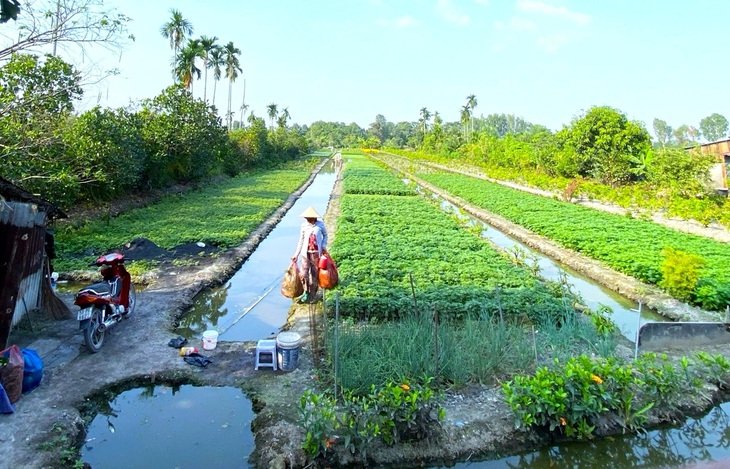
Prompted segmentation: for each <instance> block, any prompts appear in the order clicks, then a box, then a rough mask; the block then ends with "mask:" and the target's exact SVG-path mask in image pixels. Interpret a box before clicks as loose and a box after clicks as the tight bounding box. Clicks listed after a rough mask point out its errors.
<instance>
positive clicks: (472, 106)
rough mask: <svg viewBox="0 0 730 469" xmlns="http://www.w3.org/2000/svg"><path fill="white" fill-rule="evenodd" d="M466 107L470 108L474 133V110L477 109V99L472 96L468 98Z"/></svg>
mask: <svg viewBox="0 0 730 469" xmlns="http://www.w3.org/2000/svg"><path fill="white" fill-rule="evenodd" d="M466 105H467V106H469V111H470V112H469V117H470V118H471V131H472V133H474V109H475V108H476V107H477V97H476V96H475V95H473V94H470V95H469V96H467V97H466Z"/></svg>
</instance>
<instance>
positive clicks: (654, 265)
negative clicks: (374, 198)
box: [418, 172, 730, 307]
mask: <svg viewBox="0 0 730 469" xmlns="http://www.w3.org/2000/svg"><path fill="white" fill-rule="evenodd" d="M418 177H420V178H422V179H423V180H425V181H427V182H429V183H431V184H433V185H435V186H438V187H440V188H442V189H444V190H446V191H448V192H450V193H452V194H454V195H456V196H459V197H461V198H463V199H464V200H466V201H467V202H469V203H471V204H474V205H476V206H478V207H481V208H483V209H485V210H488V211H490V212H492V213H495V214H498V215H500V216H502V217H504V218H506V219H508V220H510V221H511V222H513V223H516V224H518V225H521V226H524V227H525V228H527V229H529V230H531V231H533V232H535V233H538V234H540V235H542V236H545V237H547V238H550V239H552V240H554V241H557V242H558V243H560V244H561V245H563V246H565V247H567V248H569V249H572V250H575V251H577V252H580V253H581V254H584V255H586V256H588V257H591V258H593V259H597V260H599V261H602V262H604V263H606V264H607V265H609V266H610V267H612V268H614V269H616V270H617V271H619V272H623V273H625V274H627V275H630V276H633V277H635V278H637V279H639V280H642V281H644V282H647V283H651V284H657V283H659V282H660V281H661V280H662V271H661V266H662V262H663V261H664V258H665V256H664V255H663V253H662V251H663V249H664V248H665V247H671V248H674V249H675V250H679V251H682V252H686V253H689V254H694V255H696V256H699V257H700V258H701V259H703V260H704V266H703V267H702V268H701V270H700V282H699V284H698V285H699V287H700V288H704V292H705V293H704V294H705V295H707V296H708V297H713V290H721V289H723V288H727V287H726V286H727V285H730V263H728V262H727V260H728V259H730V245H727V244H724V243H720V242H717V241H713V240H710V239H707V238H703V237H700V236H695V235H691V234H685V233H680V232H677V231H675V230H672V229H670V228H666V227H663V226H661V225H657V224H655V223H652V222H649V221H643V220H637V219H633V218H630V217H626V216H620V215H614V214H609V213H604V212H599V211H597V210H593V209H590V208H586V207H582V206H579V205H575V204H570V203H566V202H561V201H558V200H554V199H548V198H545V197H540V196H536V195H532V194H527V193H524V192H521V191H518V190H515V189H510V188H507V187H504V186H501V185H499V184H495V183H491V182H488V181H484V180H480V179H475V178H471V177H468V176H464V175H458V174H451V173H445V172H433V173H419V174H418ZM702 292H703V290H700V289H699V288H698V291H697V292H696V294H695V297H696V298H697V301H696V302H697V303H699V304H701V305H702V303H701V299H702V298H701V296H700V295H702V294H703V293H702ZM714 296H717V293H716V292H715V293H714ZM708 305H709V301H708V304H704V305H702V306H705V307H706V306H708Z"/></svg>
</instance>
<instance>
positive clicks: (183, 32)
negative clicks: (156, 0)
mask: <svg viewBox="0 0 730 469" xmlns="http://www.w3.org/2000/svg"><path fill="white" fill-rule="evenodd" d="M170 15H171V16H170V21H168V22H167V23H165V24H163V25H162V27H161V28H160V34H162V37H164V38H165V39H169V40H170V49H172V52H173V56H174V57H177V54H178V52H179V51H180V45H181V44H182V43H183V41H184V40H185V38H186V37H189V36H192V34H193V25H192V24H191V23H190V21H188V20H186V19H185V18H183V15H182V13H180V10H176V9H174V8H172V9H170Z"/></svg>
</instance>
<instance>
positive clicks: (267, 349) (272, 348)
mask: <svg viewBox="0 0 730 469" xmlns="http://www.w3.org/2000/svg"><path fill="white" fill-rule="evenodd" d="M262 354H264V355H271V362H262V361H261V355H262ZM260 366H270V367H271V368H273V369H274V371H276V340H275V339H261V340H259V341H258V343H256V366H255V367H254V370H258V369H259V367H260Z"/></svg>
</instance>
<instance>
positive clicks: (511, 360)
mask: <svg viewBox="0 0 730 469" xmlns="http://www.w3.org/2000/svg"><path fill="white" fill-rule="evenodd" d="M365 175H367V180H368V181H370V184H369V186H370V190H369V191H368V193H367V194H363V193H362V190H361V186H360V184H361V182H362V181H364V178H365ZM353 181H354V184H353V185H350V182H353ZM389 181H390V182H389ZM343 184H344V187H343V189H344V194H343V196H342V198H341V200H340V210H341V214H340V217H339V219H338V222H337V236H336V237H335V239H334V242H333V244H332V246H331V248H330V251H331V252H332V254H333V257H334V258H335V259H336V260H337V262H338V270H339V273H340V280H341V283H340V285H339V286H338V288H337V290H338V292H339V313H340V315H341V316H344V317H345V318H347V320H346V321H345V323H344V326H343V328H342V331H341V334H342V336H341V340H340V344H341V348H340V353H339V356H340V358H341V368H340V379H341V382H342V384H343V385H344V386H346V387H348V388H357V389H361V390H362V389H366V388H367V387H368V386H369V385H370V384H374V383H378V382H382V380H387V379H396V378H397V377H398V376H411V377H416V376H420V375H423V374H429V375H431V376H434V374H435V373H436V371H435V370H438V373H439V374H440V376H441V377H442V378H444V379H446V380H447V381H451V382H459V383H464V382H468V381H474V380H477V381H489V380H491V379H493V378H494V376H495V374H500V373H510V372H514V371H515V370H517V369H526V368H530V367H532V366H534V365H535V361H536V358H537V357H536V354H537V353H540V356H553V355H554V354H559V353H560V350H563V351H565V352H566V353H575V352H576V351H577V350H584V349H585V347H586V346H588V347H593V349H592V351H594V352H597V353H611V351H612V350H613V348H612V347H613V346H612V345H611V343H612V342H611V340H610V339H608V338H607V337H599V335H600V334H598V333H597V330H596V328H595V326H594V324H593V323H591V321H583V320H579V319H577V318H578V316H576V314H575V311H574V310H573V308H572V305H573V303H574V301H575V297H574V296H573V295H572V293H570V291H569V289H566V288H563V286H561V285H559V284H555V283H550V282H543V281H541V280H540V279H538V278H537V277H535V276H533V275H532V274H531V273H530V272H529V271H528V270H527V268H524V267H521V266H517V265H514V264H512V263H511V262H510V260H509V259H508V257H506V256H505V255H503V254H502V253H500V252H498V251H497V250H496V249H495V248H493V247H492V246H491V245H490V244H489V243H488V242H487V241H485V240H484V239H482V238H480V237H479V236H478V235H476V234H475V233H473V232H471V231H469V230H468V229H467V228H466V227H465V226H463V225H462V224H461V222H459V221H458V219H457V218H455V217H453V216H452V215H449V214H447V213H444V212H443V211H441V210H440V209H439V208H438V207H437V206H435V205H434V204H433V203H432V202H430V201H429V200H427V199H425V198H423V197H421V196H417V195H414V194H415V192H414V191H413V190H411V189H410V187H409V190H408V191H406V192H404V191H402V190H401V188H400V186H398V184H400V185H401V186H402V187H407V186H405V184H404V183H403V181H401V180H400V179H399V178H398V177H397V176H395V175H394V174H393V173H391V172H390V171H388V170H386V169H383V168H381V167H379V166H378V165H377V164H376V163H374V162H372V161H370V160H367V159H365V158H364V157H358V156H353V157H352V158H351V159H350V160H349V161H348V164H347V166H346V168H345V172H344V173H343ZM378 188H380V189H378ZM394 189H395V190H396V192H397V193H400V194H407V195H392V194H393V191H394ZM435 314H438V316H439V318H440V319H439V320H438V322H440V323H441V325H440V326H439V327H438V331H434V325H433V324H434V320H433V319H432V318H433V316H434V315H435ZM347 324H350V326H347ZM526 324H534V325H535V327H538V328H539V329H540V331H541V334H540V336H539V337H537V336H536V337H533V336H532V335H531V333H530V332H529V331H530V330H531V329H530V328H529V327H527V328H526V327H525V325H526ZM434 334H437V335H438V344H439V347H441V352H439V354H438V356H439V359H438V364H435V363H434V359H433V355H432V349H431V348H430V347H431V346H432V345H433V344H434V343H435V342H434ZM585 338H591V339H590V340H587V341H586V340H585ZM328 342H329V343H330V344H331V343H332V341H328ZM597 344H600V346H601V347H602V349H601V351H598V350H596V349H595V347H596V346H598V345H597ZM604 345H605V347H604ZM547 350H550V352H549V355H548V353H547ZM538 351H539V352H538ZM568 351H569V352H568ZM365 369H367V371H364V370H365Z"/></svg>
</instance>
